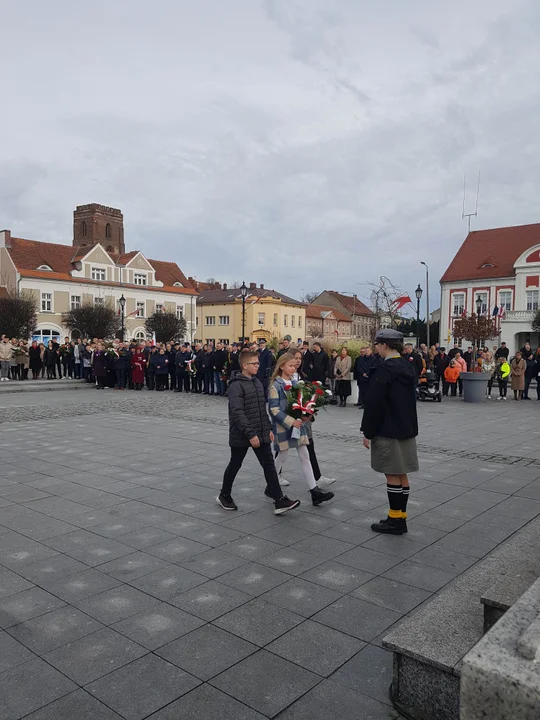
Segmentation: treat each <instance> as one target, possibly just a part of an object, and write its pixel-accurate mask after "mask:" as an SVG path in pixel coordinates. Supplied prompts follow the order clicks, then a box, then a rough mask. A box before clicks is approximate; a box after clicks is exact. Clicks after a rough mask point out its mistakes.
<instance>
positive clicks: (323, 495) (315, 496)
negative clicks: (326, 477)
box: [309, 487, 334, 505]
mask: <svg viewBox="0 0 540 720" xmlns="http://www.w3.org/2000/svg"><path fill="white" fill-rule="evenodd" d="M309 492H310V493H311V500H312V501H313V504H314V505H320V504H321V503H323V502H327V501H328V500H331V499H332V498H333V497H334V493H332V492H323V491H322V490H319V488H318V487H316V488H313V490H310V491H309Z"/></svg>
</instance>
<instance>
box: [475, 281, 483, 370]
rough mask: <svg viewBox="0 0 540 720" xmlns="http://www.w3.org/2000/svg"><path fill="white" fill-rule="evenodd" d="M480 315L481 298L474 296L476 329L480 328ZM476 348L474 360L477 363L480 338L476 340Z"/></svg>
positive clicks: (480, 344) (480, 343)
mask: <svg viewBox="0 0 540 720" xmlns="http://www.w3.org/2000/svg"><path fill="white" fill-rule="evenodd" d="M481 314H482V298H481V297H480V295H477V296H476V323H477V327H478V328H479V327H480V315H481ZM477 342H478V347H477V349H476V360H477V362H478V358H479V357H480V348H481V347H482V338H481V337H478V338H477Z"/></svg>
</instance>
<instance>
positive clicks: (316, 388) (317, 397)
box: [285, 380, 332, 437]
mask: <svg viewBox="0 0 540 720" xmlns="http://www.w3.org/2000/svg"><path fill="white" fill-rule="evenodd" d="M285 393H286V395H287V400H288V403H289V404H288V407H287V415H290V417H293V418H294V419H295V420H311V419H312V418H314V417H315V415H316V414H317V413H318V411H319V410H320V409H321V408H322V407H324V406H325V405H328V402H329V400H330V397H331V395H332V393H331V392H330V390H325V389H324V388H323V385H322V383H321V382H319V381H313V382H304V381H303V380H299V381H298V382H297V383H295V384H294V385H293V384H292V383H285ZM299 436H300V431H299V430H298V428H293V434H292V437H299Z"/></svg>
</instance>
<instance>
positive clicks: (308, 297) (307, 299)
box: [301, 292, 321, 303]
mask: <svg viewBox="0 0 540 720" xmlns="http://www.w3.org/2000/svg"><path fill="white" fill-rule="evenodd" d="M320 294H321V293H320V292H307V293H304V295H302V298H301V300H302V302H303V303H312V302H314V301H315V300H316V299H317V298H318V297H319V295H320Z"/></svg>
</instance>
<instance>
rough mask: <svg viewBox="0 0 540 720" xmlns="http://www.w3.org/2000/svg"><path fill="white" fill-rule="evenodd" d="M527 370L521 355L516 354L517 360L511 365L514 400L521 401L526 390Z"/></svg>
mask: <svg viewBox="0 0 540 720" xmlns="http://www.w3.org/2000/svg"><path fill="white" fill-rule="evenodd" d="M526 369H527V363H526V362H525V360H524V359H523V357H522V356H521V353H520V352H519V350H518V352H517V353H516V356H515V358H514V359H513V360H512V362H511V363H510V377H511V383H512V390H513V391H514V400H521V396H522V395H523V390H524V389H525V370H526Z"/></svg>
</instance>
